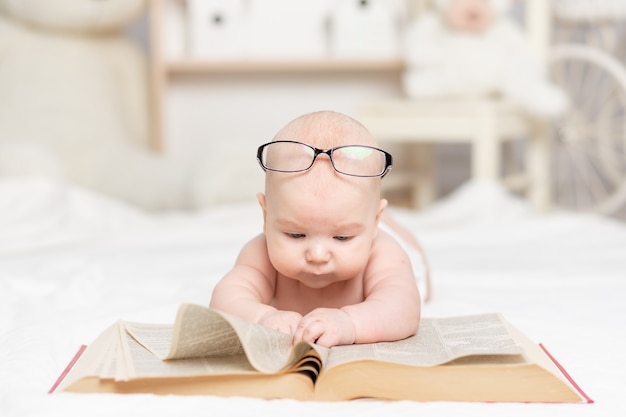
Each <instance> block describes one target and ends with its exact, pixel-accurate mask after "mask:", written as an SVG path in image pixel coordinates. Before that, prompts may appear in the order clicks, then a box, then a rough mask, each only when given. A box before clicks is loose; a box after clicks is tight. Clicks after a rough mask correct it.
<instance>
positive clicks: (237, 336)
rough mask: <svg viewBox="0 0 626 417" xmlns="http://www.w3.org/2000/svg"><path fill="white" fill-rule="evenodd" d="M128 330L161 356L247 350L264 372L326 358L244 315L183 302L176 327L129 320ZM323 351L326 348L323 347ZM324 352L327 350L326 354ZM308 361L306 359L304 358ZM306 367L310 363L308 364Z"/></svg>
mask: <svg viewBox="0 0 626 417" xmlns="http://www.w3.org/2000/svg"><path fill="white" fill-rule="evenodd" d="M127 329H128V331H129V332H130V333H131V334H132V336H133V337H134V338H135V339H136V340H137V341H139V343H141V344H142V345H143V346H145V347H146V348H147V349H148V350H150V351H151V352H153V353H154V354H155V355H156V356H157V357H159V358H161V359H176V360H180V359H186V358H195V357H215V356H219V357H227V356H232V355H242V354H244V353H245V355H246V356H247V358H248V360H249V362H250V364H251V365H252V366H253V367H254V368H255V369H256V370H258V371H260V372H263V373H268V374H272V373H279V372H285V371H289V370H292V369H293V368H294V367H297V366H299V365H303V358H304V357H307V356H311V357H312V358H311V360H313V361H314V362H317V364H318V365H317V367H318V368H319V366H320V365H319V363H320V362H321V361H322V359H321V358H320V353H318V352H317V349H313V348H312V347H311V346H310V345H309V344H306V343H299V344H297V345H295V346H292V344H291V336H289V335H287V334H285V333H281V332H277V331H275V330H272V329H270V328H267V327H265V326H261V325H259V324H256V323H252V322H249V321H246V320H243V319H241V318H238V317H235V316H231V315H228V314H225V313H220V312H217V311H215V310H211V309H209V308H207V307H203V306H198V305H194V304H183V305H181V307H180V309H179V310H178V314H177V316H176V323H175V324H174V327H173V328H171V327H170V328H169V329H167V330H166V329H164V328H162V329H161V330H160V331H161V332H162V333H161V334H159V335H157V334H156V333H154V330H155V329H154V328H152V329H151V328H150V327H149V326H147V325H143V324H139V323H128V324H127ZM319 350H320V351H321V352H323V349H319ZM322 354H323V353H322ZM304 362H306V360H305V361H304ZM304 365H305V366H308V365H306V363H304Z"/></svg>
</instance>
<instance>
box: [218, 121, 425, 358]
mask: <svg viewBox="0 0 626 417" xmlns="http://www.w3.org/2000/svg"><path fill="white" fill-rule="evenodd" d="M294 141H297V142H294ZM351 145H352V146H351ZM375 146H376V143H375V141H374V138H373V137H372V136H371V134H370V133H369V132H368V131H367V129H366V128H365V127H363V126H362V125H361V124H360V123H358V122H357V121H355V120H354V119H352V118H350V117H348V116H345V115H343V114H340V113H335V112H330V111H323V112H316V113H309V114H305V115H304V116H301V117H299V118H297V119H295V120H293V121H292V122H290V123H289V124H287V126H285V127H284V128H283V129H282V130H280V131H279V132H278V134H277V135H276V137H275V138H274V140H273V141H272V142H270V143H268V144H265V145H263V146H261V147H260V148H259V151H258V157H259V162H260V163H261V166H262V167H263V169H264V170H265V171H266V181H265V194H259V195H258V200H259V203H260V205H261V207H262V209H263V219H264V229H263V233H262V234H260V235H259V236H257V237H255V238H253V239H252V240H251V241H250V242H248V243H247V244H246V245H245V246H244V247H243V249H242V250H241V252H240V254H239V257H238V258H237V261H236V264H235V266H234V268H233V269H232V270H231V271H230V272H228V273H227V274H226V275H225V276H224V277H223V278H222V280H221V281H220V282H219V283H218V284H217V286H216V287H215V289H214V292H213V296H212V299H211V303H210V306H211V307H212V308H215V309H217V310H221V311H224V312H227V313H231V314H234V315H236V316H239V317H242V318H245V319H248V320H250V321H253V322H256V323H260V324H262V325H265V326H267V327H270V328H273V329H276V330H278V331H281V332H285V333H288V334H290V335H292V337H293V341H294V343H296V342H298V341H301V340H304V341H309V342H316V343H318V344H320V345H322V346H334V345H343V344H352V343H371V342H380V341H393V340H399V339H403V338H405V337H408V336H410V335H412V334H414V333H415V332H416V331H417V328H418V324H419V319H420V292H419V290H418V286H417V284H416V278H415V275H414V273H413V267H412V265H411V260H410V259H409V256H408V255H407V252H406V251H405V250H404V249H403V248H402V246H401V244H400V243H399V240H400V238H399V236H401V235H402V234H403V231H401V230H399V229H397V227H396V225H394V224H388V225H387V226H389V227H388V230H389V232H387V231H384V230H383V229H382V228H381V227H379V222H381V218H382V217H383V211H384V209H385V207H386V206H387V201H386V200H384V199H381V197H380V181H381V180H380V179H381V177H382V176H384V175H385V174H386V172H387V171H388V170H389V168H390V167H391V155H389V154H387V153H386V152H384V151H382V150H380V149H377V148H376V147H375ZM394 229H395V230H396V233H394V232H393V230H394ZM390 233H392V234H396V237H393V236H392V234H390ZM409 238H410V237H409ZM411 244H412V245H413V247H414V248H416V249H417V250H419V251H420V253H421V250H420V249H419V245H417V242H416V241H415V240H414V239H413V240H412V241H411ZM415 252H417V251H415ZM423 268H424V270H425V269H426V267H425V264H423ZM424 278H427V276H426V277H424Z"/></svg>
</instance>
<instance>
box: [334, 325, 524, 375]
mask: <svg viewBox="0 0 626 417" xmlns="http://www.w3.org/2000/svg"><path fill="white" fill-rule="evenodd" d="M521 353H522V348H521V347H520V346H519V345H518V344H517V343H516V340H515V338H514V337H512V335H511V334H510V333H509V331H508V327H507V325H506V323H505V321H504V319H503V318H502V317H501V316H500V315H499V314H480V315H473V316H463V317H448V318H423V319H422V320H421V322H420V327H419V330H418V332H417V334H416V335H415V336H411V337H408V338H406V339H403V340H400V341H396V342H380V343H371V344H362V345H350V346H335V347H333V348H331V351H330V355H329V357H328V361H327V363H325V366H326V367H332V366H334V365H338V364H342V363H346V362H352V361H358V360H380V361H388V362H396V363H402V364H407V365H414V366H436V365H441V364H445V363H448V362H451V361H453V360H455V359H458V358H461V357H467V356H471V355H519V354H521Z"/></svg>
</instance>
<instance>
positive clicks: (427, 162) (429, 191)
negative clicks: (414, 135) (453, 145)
mask: <svg viewBox="0 0 626 417" xmlns="http://www.w3.org/2000/svg"><path fill="white" fill-rule="evenodd" d="M409 149H410V151H409V152H410V154H411V155H410V156H411V161H412V163H413V164H415V166H414V168H415V169H414V172H415V173H416V175H415V179H414V182H413V187H412V193H411V202H412V206H413V207H414V208H422V207H425V206H427V205H428V204H430V203H432V202H433V201H435V199H436V198H437V189H436V188H437V187H436V175H435V164H434V161H433V156H434V155H433V145H432V144H430V143H414V144H412V145H411V146H410V147H409Z"/></svg>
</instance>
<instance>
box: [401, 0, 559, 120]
mask: <svg viewBox="0 0 626 417" xmlns="http://www.w3.org/2000/svg"><path fill="white" fill-rule="evenodd" d="M510 6H511V1H510V0H434V9H433V10H432V11H429V12H426V13H424V14H422V15H419V16H418V17H417V18H416V19H415V20H414V21H412V22H411V23H410V24H409V25H408V27H407V30H406V33H405V59H406V71H405V73H404V78H403V83H404V90H405V93H406V94H407V96H409V97H413V98H423V97H440V96H446V97H468V96H470V97H471V96H494V95H501V96H502V97H504V98H505V99H508V100H510V101H512V102H514V103H515V104H517V105H519V106H520V107H521V108H522V109H524V110H525V111H527V112H528V113H529V114H532V115H535V116H539V117H544V118H554V117H557V116H559V115H561V114H562V113H563V112H564V111H565V110H566V108H567V105H568V103H567V99H566V96H565V94H564V93H563V92H562V91H561V90H560V89H559V88H557V87H556V86H555V85H553V84H552V83H551V82H550V81H549V80H548V78H547V75H546V72H545V68H544V66H543V65H542V63H541V62H540V61H539V59H538V58H537V57H536V55H534V54H533V51H532V50H531V48H530V46H529V45H528V42H527V39H526V38H525V35H524V32H523V30H522V29H521V28H520V27H519V25H518V24H517V23H516V22H515V21H514V19H513V18H512V17H511V16H510V15H509V12H510Z"/></svg>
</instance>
